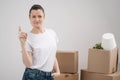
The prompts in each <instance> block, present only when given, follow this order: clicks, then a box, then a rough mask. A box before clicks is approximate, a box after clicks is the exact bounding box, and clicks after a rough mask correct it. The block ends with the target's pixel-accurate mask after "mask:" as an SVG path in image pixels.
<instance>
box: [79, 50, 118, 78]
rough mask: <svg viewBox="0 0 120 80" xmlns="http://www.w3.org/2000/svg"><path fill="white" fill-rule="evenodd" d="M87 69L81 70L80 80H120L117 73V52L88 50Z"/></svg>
mask: <svg viewBox="0 0 120 80" xmlns="http://www.w3.org/2000/svg"><path fill="white" fill-rule="evenodd" d="M88 53H89V54H88V69H87V70H81V80H120V72H117V64H118V50H117V48H114V49H112V50H101V49H91V48H90V49H89V52H88Z"/></svg>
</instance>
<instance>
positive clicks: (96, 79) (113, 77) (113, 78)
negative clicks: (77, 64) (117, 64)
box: [81, 70, 120, 80]
mask: <svg viewBox="0 0 120 80" xmlns="http://www.w3.org/2000/svg"><path fill="white" fill-rule="evenodd" d="M81 80H120V72H115V73H112V74H101V73H94V72H89V71H88V70H81Z"/></svg>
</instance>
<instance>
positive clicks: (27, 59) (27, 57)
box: [21, 45, 32, 67]
mask: <svg viewBox="0 0 120 80" xmlns="http://www.w3.org/2000/svg"><path fill="white" fill-rule="evenodd" d="M21 48H22V60H23V63H24V65H25V66H26V67H30V66H31V65H32V53H28V52H27V51H26V47H25V45H21Z"/></svg>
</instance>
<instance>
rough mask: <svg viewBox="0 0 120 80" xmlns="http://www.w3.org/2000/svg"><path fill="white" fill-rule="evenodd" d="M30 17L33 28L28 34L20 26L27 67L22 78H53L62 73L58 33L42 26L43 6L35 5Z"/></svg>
mask: <svg viewBox="0 0 120 80" xmlns="http://www.w3.org/2000/svg"><path fill="white" fill-rule="evenodd" d="M29 19H30V22H31V24H32V26H33V28H32V30H31V31H30V32H29V33H28V34H27V33H25V32H22V30H21V28H19V33H20V34H19V40H20V43H21V48H22V51H21V52H22V59H23V63H24V65H25V67H26V69H25V72H24V75H23V78H22V80H53V79H54V77H56V76H58V75H60V70H59V66H58V62H57V59H56V50H57V43H58V38H57V35H56V33H55V32H54V31H53V30H52V29H48V28H43V27H42V24H43V21H44V19H45V12H44V9H43V8H42V6H40V5H38V4H35V5H33V6H32V7H31V9H30V11H29ZM52 71H54V72H53V73H52Z"/></svg>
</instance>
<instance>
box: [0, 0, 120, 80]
mask: <svg viewBox="0 0 120 80" xmlns="http://www.w3.org/2000/svg"><path fill="white" fill-rule="evenodd" d="M34 3H38V4H41V5H42V6H43V7H44V8H45V13H46V20H45V23H44V26H47V27H49V28H53V29H54V30H55V31H56V32H57V34H58V36H59V40H60V42H59V45H58V49H60V50H78V51H79V53H80V55H79V70H80V69H85V68H87V57H88V48H89V47H92V46H93V45H94V44H95V43H97V42H99V41H101V36H102V35H103V34H104V33H106V32H112V33H114V35H115V38H116V41H117V45H118V48H120V36H119V34H120V31H119V29H120V28H119V26H120V5H119V4H120V0H9V1H8V0H1V1H0V54H1V55H0V80H21V77H22V73H23V71H24V65H23V64H22V59H21V54H20V52H19V48H20V46H19V40H18V26H19V25H20V26H22V29H23V30H24V31H26V32H28V31H29V30H30V29H31V24H30V22H29V18H28V12H29V9H30V7H31V6H32V5H33V4H34Z"/></svg>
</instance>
